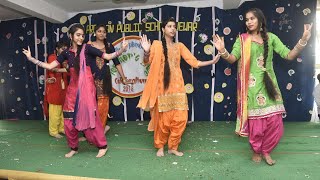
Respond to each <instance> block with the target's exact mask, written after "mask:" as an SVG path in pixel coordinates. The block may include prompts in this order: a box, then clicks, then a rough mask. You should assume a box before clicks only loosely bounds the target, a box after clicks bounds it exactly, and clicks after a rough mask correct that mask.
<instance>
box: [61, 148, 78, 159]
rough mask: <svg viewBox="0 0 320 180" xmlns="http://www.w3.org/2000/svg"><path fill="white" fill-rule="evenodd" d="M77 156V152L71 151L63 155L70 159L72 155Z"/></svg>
mask: <svg viewBox="0 0 320 180" xmlns="http://www.w3.org/2000/svg"><path fill="white" fill-rule="evenodd" d="M75 154H78V151H74V150H71V151H70V152H68V153H67V154H65V155H64V157H66V158H71V157H72V156H73V155H75Z"/></svg>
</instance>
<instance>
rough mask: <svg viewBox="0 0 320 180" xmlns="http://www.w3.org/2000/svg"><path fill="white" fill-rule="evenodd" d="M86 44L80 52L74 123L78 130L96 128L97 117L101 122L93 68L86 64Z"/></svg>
mask: <svg viewBox="0 0 320 180" xmlns="http://www.w3.org/2000/svg"><path fill="white" fill-rule="evenodd" d="M86 46H87V45H86V44H84V45H83V47H82V50H81V52H80V69H79V79H78V91H77V97H76V104H75V109H74V113H75V115H74V116H75V117H74V118H73V121H74V123H73V125H74V126H75V128H76V129H77V130H78V131H82V130H85V129H89V128H95V127H96V124H95V121H96V118H97V120H98V122H100V119H99V115H98V113H97V101H96V89H95V85H94V82H93V77H92V73H91V70H90V68H89V67H87V66H86V58H85V49H86Z"/></svg>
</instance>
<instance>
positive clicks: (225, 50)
mask: <svg viewBox="0 0 320 180" xmlns="http://www.w3.org/2000/svg"><path fill="white" fill-rule="evenodd" d="M227 52H228V51H227V49H226V48H224V52H223V53H220V52H219V53H218V54H220V55H224V54H226V53H227Z"/></svg>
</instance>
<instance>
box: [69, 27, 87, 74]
mask: <svg viewBox="0 0 320 180" xmlns="http://www.w3.org/2000/svg"><path fill="white" fill-rule="evenodd" d="M79 29H82V30H83V33H84V32H85V30H84V27H83V26H82V25H81V24H74V25H73V26H71V27H70V29H69V31H68V33H69V34H70V35H71V43H70V44H71V46H72V41H73V36H74V33H75V32H76V31H78V30H79ZM82 46H83V44H82V45H78V47H77V54H76V56H75V58H74V68H75V70H76V72H77V74H79V70H80V52H81V49H82Z"/></svg>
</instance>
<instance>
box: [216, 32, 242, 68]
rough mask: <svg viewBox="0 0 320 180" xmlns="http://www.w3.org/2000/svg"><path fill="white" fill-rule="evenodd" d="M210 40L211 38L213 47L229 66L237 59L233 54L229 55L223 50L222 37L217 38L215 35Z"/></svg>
mask: <svg viewBox="0 0 320 180" xmlns="http://www.w3.org/2000/svg"><path fill="white" fill-rule="evenodd" d="M212 38H213V41H212V43H213V45H214V46H215V47H216V49H217V50H218V52H219V54H220V56H221V57H222V58H223V59H225V60H226V61H227V62H229V63H230V64H232V63H234V62H236V61H237V58H236V57H235V56H234V55H233V54H230V53H229V52H228V51H227V49H226V48H225V45H224V38H223V37H219V36H218V35H216V34H215V35H213V36H212Z"/></svg>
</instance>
